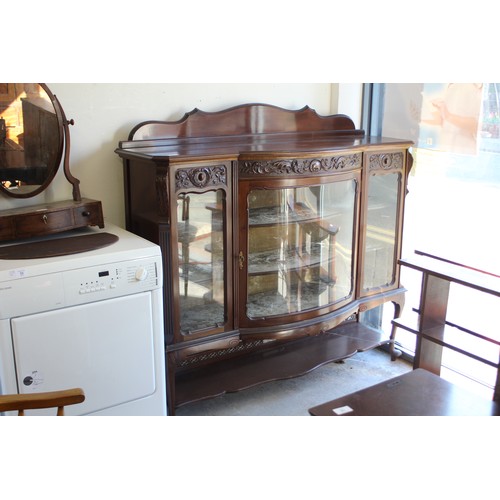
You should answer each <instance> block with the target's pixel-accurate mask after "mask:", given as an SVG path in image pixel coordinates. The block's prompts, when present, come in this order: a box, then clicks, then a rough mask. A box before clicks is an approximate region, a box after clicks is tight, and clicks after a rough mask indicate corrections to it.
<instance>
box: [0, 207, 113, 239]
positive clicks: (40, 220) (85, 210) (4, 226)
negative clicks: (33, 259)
mask: <svg viewBox="0 0 500 500" xmlns="http://www.w3.org/2000/svg"><path fill="white" fill-rule="evenodd" d="M86 226H99V227H100V228H103V227H104V220H103V215H102V207H101V202H100V201H95V200H88V199H83V200H82V201H79V202H75V201H64V202H56V203H50V204H47V205H38V206H35V207H26V208H23V209H14V210H5V211H3V212H2V214H1V215H0V241H9V240H14V239H22V238H31V237H33V236H43V235H45V234H53V233H59V232H62V231H69V230H71V229H75V228H78V227H86Z"/></svg>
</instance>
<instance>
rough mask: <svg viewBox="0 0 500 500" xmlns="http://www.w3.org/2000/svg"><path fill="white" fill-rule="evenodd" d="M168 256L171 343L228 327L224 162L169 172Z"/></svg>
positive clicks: (228, 215)
mask: <svg viewBox="0 0 500 500" xmlns="http://www.w3.org/2000/svg"><path fill="white" fill-rule="evenodd" d="M173 174H174V175H173V179H172V181H173V182H172V183H171V186H172V189H173V190H174V191H175V192H174V193H172V197H171V200H172V206H171V215H172V219H171V221H172V223H171V236H172V238H171V245H172V246H171V256H172V268H173V273H172V276H173V283H172V287H173V292H174V304H175V306H174V311H173V312H174V337H175V339H176V341H177V342H183V341H188V340H194V339H198V338H200V337H206V336H209V335H213V334H215V333H219V332H224V331H228V330H231V329H232V326H233V325H232V316H233V315H232V301H231V300H228V294H229V293H230V290H232V286H231V283H232V269H231V265H230V256H231V255H232V251H231V249H232V243H231V231H228V228H229V227H230V223H231V211H230V210H231V199H230V198H231V189H230V186H231V182H230V179H231V169H230V163H221V164H215V165H214V164H209V165H207V164H195V165H193V164H190V165H189V166H182V167H176V168H175V169H174V171H173Z"/></svg>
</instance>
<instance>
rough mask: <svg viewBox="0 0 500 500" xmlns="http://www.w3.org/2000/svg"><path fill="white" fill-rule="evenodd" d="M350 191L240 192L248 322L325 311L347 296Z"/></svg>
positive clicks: (323, 187) (350, 182) (339, 185)
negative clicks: (244, 223) (244, 217)
mask: <svg viewBox="0 0 500 500" xmlns="http://www.w3.org/2000/svg"><path fill="white" fill-rule="evenodd" d="M357 185H358V184H357V180H356V179H353V178H344V179H342V180H337V181H336V182H328V183H323V184H315V185H307V186H294V187H280V188H275V189H266V188H264V187H263V186H262V185H258V186H257V185H255V186H253V187H251V188H250V189H249V190H248V192H247V193H248V194H247V196H246V202H247V214H248V232H247V234H246V235H243V236H242V237H241V238H240V241H241V242H242V243H243V245H242V248H244V249H245V250H246V251H245V252H244V251H243V250H242V252H241V254H240V269H241V270H246V273H244V274H245V276H244V287H245V292H246V301H245V311H244V315H245V317H246V318H247V319H248V320H252V321H255V320H272V318H273V317H282V316H284V315H288V314H300V313H304V312H308V311H313V310H317V309H320V308H324V307H329V308H332V309H333V308H335V307H336V305H338V304H343V303H345V301H347V300H348V299H349V298H350V297H351V296H352V293H353V289H354V277H353V263H354V258H355V253H354V248H355V237H354V227H355V217H356V213H357V210H356V206H357ZM245 253H246V255H245Z"/></svg>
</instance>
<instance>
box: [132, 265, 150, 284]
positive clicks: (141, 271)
mask: <svg viewBox="0 0 500 500" xmlns="http://www.w3.org/2000/svg"><path fill="white" fill-rule="evenodd" d="M147 277H148V270H147V269H146V268H145V267H138V268H137V271H136V272H135V279H136V280H137V281H144V280H145V279H146V278H147Z"/></svg>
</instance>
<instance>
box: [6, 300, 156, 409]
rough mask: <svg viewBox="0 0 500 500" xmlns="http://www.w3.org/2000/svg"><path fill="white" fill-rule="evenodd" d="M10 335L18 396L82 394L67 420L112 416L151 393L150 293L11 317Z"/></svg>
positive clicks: (151, 327)
mask: <svg viewBox="0 0 500 500" xmlns="http://www.w3.org/2000/svg"><path fill="white" fill-rule="evenodd" d="M12 333H13V344H14V355H15V360H16V371H17V381H18V387H19V392H20V393H33V392H43V391H53V390H61V389H68V388H71V387H81V388H82V389H83V390H84V391H85V395H86V399H85V402H84V403H82V404H80V405H75V406H68V407H67V408H66V410H65V413H66V414H67V415H84V414H91V413H94V412H100V413H99V414H105V413H106V410H107V409H108V410H110V414H116V413H117V408H116V407H118V406H120V405H126V403H128V402H131V401H135V400H137V399H141V398H144V397H147V396H149V395H151V394H152V393H154V391H155V371H154V346H153V322H152V304H151V294H150V293H141V294H136V295H131V296H126V297H120V298H114V299H109V300H104V301H101V302H95V303H91V304H85V305H82V306H75V307H70V308H67V309H61V310H56V311H50V312H45V313H40V314H34V315H31V316H24V317H20V318H15V319H13V320H12ZM103 410H104V412H103ZM33 413H35V412H33ZM46 413H47V412H40V414H46ZM118 413H119V411H118Z"/></svg>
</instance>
